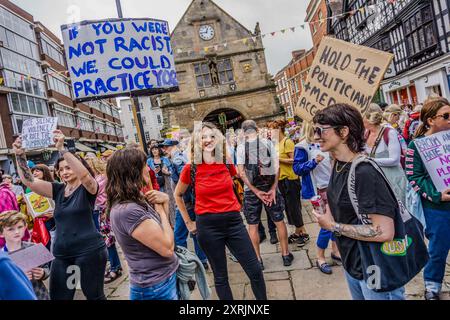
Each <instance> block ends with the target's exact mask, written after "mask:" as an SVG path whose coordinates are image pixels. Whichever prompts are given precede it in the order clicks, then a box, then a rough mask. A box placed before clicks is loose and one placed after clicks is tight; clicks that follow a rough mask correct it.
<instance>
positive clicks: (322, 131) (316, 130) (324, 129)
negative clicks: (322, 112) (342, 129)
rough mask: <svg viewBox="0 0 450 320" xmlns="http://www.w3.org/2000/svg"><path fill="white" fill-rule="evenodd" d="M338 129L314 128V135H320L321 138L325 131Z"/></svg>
mask: <svg viewBox="0 0 450 320" xmlns="http://www.w3.org/2000/svg"><path fill="white" fill-rule="evenodd" d="M336 128H339V127H326V128H322V127H314V135H318V136H319V137H321V136H322V134H323V133H324V132H325V131H327V130H329V129H336Z"/></svg>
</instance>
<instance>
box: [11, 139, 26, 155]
mask: <svg viewBox="0 0 450 320" xmlns="http://www.w3.org/2000/svg"><path fill="white" fill-rule="evenodd" d="M12 146H13V151H14V154H15V155H16V156H21V155H23V154H24V153H25V149H24V148H22V137H20V136H19V137H17V139H16V141H14V143H13V145H12Z"/></svg>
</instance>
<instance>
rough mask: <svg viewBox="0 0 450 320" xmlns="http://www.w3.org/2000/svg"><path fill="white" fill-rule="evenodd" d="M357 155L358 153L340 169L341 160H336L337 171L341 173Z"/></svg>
mask: <svg viewBox="0 0 450 320" xmlns="http://www.w3.org/2000/svg"><path fill="white" fill-rule="evenodd" d="M357 156H358V155H356V156H354V157H353V158H351V159H350V161H348V162H346V163H345V164H344V165H343V166H342V168H341V169H338V165H339V162H336V172H337V173H341V172H342V170H344V168H345V167H346V166H347V165H348V164H349V163H351V162H352V161H353V160H354V159H355V158H356V157H357Z"/></svg>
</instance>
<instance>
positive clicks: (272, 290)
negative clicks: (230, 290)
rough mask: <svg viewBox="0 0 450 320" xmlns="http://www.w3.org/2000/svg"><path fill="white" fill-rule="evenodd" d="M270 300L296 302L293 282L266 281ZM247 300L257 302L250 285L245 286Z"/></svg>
mask: <svg viewBox="0 0 450 320" xmlns="http://www.w3.org/2000/svg"><path fill="white" fill-rule="evenodd" d="M266 290H267V299H268V300H294V294H293V292H292V287H291V282H290V281H289V280H278V281H266ZM244 297H245V300H255V296H254V295H253V291H252V287H251V286H250V284H247V285H246V286H245V295H244Z"/></svg>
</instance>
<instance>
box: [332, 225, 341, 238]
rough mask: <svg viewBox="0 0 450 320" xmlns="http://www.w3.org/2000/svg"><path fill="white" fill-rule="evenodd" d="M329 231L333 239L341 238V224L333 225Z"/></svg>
mask: <svg viewBox="0 0 450 320" xmlns="http://www.w3.org/2000/svg"><path fill="white" fill-rule="evenodd" d="M331 231H332V232H333V234H334V236H335V237H340V236H342V234H341V224H340V223H335V224H334V226H333V228H332V229H331Z"/></svg>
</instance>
